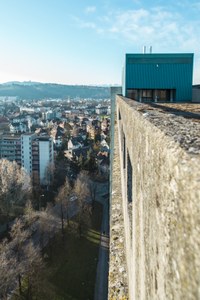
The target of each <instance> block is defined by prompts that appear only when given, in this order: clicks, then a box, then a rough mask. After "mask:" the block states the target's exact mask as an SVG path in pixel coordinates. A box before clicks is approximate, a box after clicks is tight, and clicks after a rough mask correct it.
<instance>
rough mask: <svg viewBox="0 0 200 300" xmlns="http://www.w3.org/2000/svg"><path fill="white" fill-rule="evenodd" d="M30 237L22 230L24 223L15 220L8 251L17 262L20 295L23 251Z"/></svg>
mask: <svg viewBox="0 0 200 300" xmlns="http://www.w3.org/2000/svg"><path fill="white" fill-rule="evenodd" d="M29 236H30V232H29V231H28V230H26V229H25V228H24V223H23V222H22V221H21V220H20V219H17V220H16V221H15V223H14V224H13V226H12V228H11V232H10V237H11V242H10V243H9V246H10V249H11V250H12V252H13V256H14V257H15V259H16V262H17V270H18V272H17V273H18V274H17V278H18V287H19V294H20V295H21V294H22V283H21V278H22V274H23V273H24V272H25V265H24V251H25V242H26V241H27V239H28V238H29Z"/></svg>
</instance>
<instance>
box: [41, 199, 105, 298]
mask: <svg viewBox="0 0 200 300" xmlns="http://www.w3.org/2000/svg"><path fill="white" fill-rule="evenodd" d="M101 219H102V207H101V205H100V204H98V203H96V204H95V207H94V212H93V216H92V222H91V228H89V229H88V230H87V231H85V232H84V234H83V236H82V237H81V238H79V237H78V236H77V235H76V234H74V233H73V232H71V231H69V230H68V231H67V233H66V236H65V241H64V243H63V240H62V237H61V235H60V234H59V235H58V236H57V237H56V239H55V241H54V243H53V251H52V255H51V257H50V255H49V253H50V252H49V251H50V250H49V249H47V250H46V254H47V255H49V258H48V259H47V268H46V270H45V274H44V277H45V278H44V282H43V284H42V285H43V286H41V288H40V289H41V290H42V291H43V293H42V295H41V298H40V299H42V300H47V299H48V300H49V299H51V300H93V299H94V287H95V278H96V267H97V262H98V252H99V242H100V228H101Z"/></svg>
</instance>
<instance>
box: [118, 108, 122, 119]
mask: <svg viewBox="0 0 200 300" xmlns="http://www.w3.org/2000/svg"><path fill="white" fill-rule="evenodd" d="M121 119H122V117H121V113H120V110H119V112H118V120H121Z"/></svg>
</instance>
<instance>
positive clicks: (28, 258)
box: [24, 241, 44, 300]
mask: <svg viewBox="0 0 200 300" xmlns="http://www.w3.org/2000/svg"><path fill="white" fill-rule="evenodd" d="M24 266H25V279H26V282H27V291H26V299H29V300H31V299H33V295H34V294H36V295H37V294H38V290H39V288H40V286H41V280H42V276H41V275H42V274H41V272H42V270H43V269H44V263H43V260H42V256H41V252H40V249H39V247H35V246H34V245H33V243H32V242H31V241H30V242H29V243H28V245H26V247H25V255H24ZM34 299H35V298H34Z"/></svg>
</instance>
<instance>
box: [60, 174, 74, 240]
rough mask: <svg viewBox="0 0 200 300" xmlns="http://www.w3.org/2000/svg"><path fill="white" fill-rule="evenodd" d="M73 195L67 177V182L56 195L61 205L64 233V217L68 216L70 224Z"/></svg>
mask: <svg viewBox="0 0 200 300" xmlns="http://www.w3.org/2000/svg"><path fill="white" fill-rule="evenodd" d="M71 195H72V188H71V185H70V183H69V180H68V179H67V178H66V180H65V183H64V185H63V186H62V187H60V188H59V192H58V195H57V197H56V202H57V204H58V206H59V211H60V213H59V215H60V218H61V230H62V234H63V235H64V219H65V216H66V219H67V224H68V226H69V205H70V197H71Z"/></svg>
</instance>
